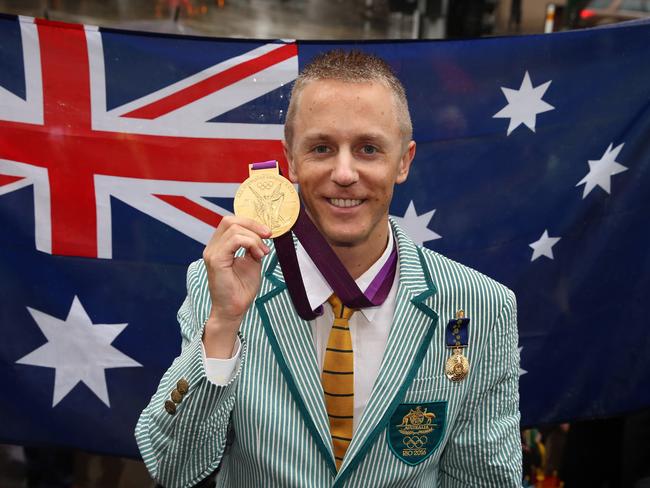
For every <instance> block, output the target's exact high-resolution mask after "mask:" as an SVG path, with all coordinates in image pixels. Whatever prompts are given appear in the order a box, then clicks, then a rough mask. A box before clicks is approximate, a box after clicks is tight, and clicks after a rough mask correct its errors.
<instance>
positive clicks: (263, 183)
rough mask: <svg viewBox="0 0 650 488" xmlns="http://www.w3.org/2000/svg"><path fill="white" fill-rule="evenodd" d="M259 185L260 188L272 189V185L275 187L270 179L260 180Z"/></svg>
mask: <svg viewBox="0 0 650 488" xmlns="http://www.w3.org/2000/svg"><path fill="white" fill-rule="evenodd" d="M257 187H258V188H259V189H260V190H270V189H271V187H273V183H272V182H270V181H260V182H259V183H258V184H257Z"/></svg>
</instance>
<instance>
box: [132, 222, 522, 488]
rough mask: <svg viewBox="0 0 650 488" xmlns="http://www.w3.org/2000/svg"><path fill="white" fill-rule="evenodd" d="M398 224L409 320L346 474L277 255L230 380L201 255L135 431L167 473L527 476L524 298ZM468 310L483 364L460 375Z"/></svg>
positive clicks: (169, 480)
mask: <svg viewBox="0 0 650 488" xmlns="http://www.w3.org/2000/svg"><path fill="white" fill-rule="evenodd" d="M391 225H392V227H393V231H394V233H395V236H396V238H397V245H398V254H399V278H400V279H399V284H398V290H397V299H396V309H395V319H394V322H393V325H392V327H391V330H390V334H389V337H388V343H387V345H386V351H385V354H384V359H383V362H382V366H381V369H380V371H379V375H378V377H377V380H376V382H375V385H374V388H373V391H372V394H371V396H370V399H369V401H368V404H367V406H366V408H365V411H364V413H363V416H362V418H361V419H360V421H359V424H358V427H357V429H356V431H355V433H354V438H353V439H352V442H351V444H350V446H349V448H348V451H347V453H346V455H345V459H344V462H343V465H342V466H341V469H340V471H338V472H337V471H336V468H335V464H334V455H333V452H332V443H331V438H330V433H329V422H328V418H327V413H326V410H325V403H324V400H323V389H322V387H321V381H320V371H319V368H318V366H317V361H316V352H315V349H314V341H313V337H312V333H311V328H310V326H309V323H308V322H305V321H303V320H302V319H301V318H300V317H298V315H297V314H296V313H295V311H294V308H293V306H292V303H291V300H290V298H289V294H288V292H287V289H286V285H285V283H284V278H283V276H282V271H281V269H280V266H279V265H278V262H277V258H276V256H275V253H274V252H271V253H270V254H269V255H268V256H267V258H265V261H264V264H263V268H262V272H263V280H262V286H261V289H260V292H259V295H258V297H257V298H256V300H255V303H254V306H252V307H251V308H250V310H249V311H248V312H247V314H246V316H245V318H244V321H243V323H242V326H241V331H240V334H241V340H242V355H241V362H240V366H239V369H238V371H237V372H236V374H235V375H234V377H233V379H232V381H231V382H230V383H229V384H228V385H227V386H221V387H218V386H215V385H213V384H212V383H211V382H210V381H208V379H207V378H206V376H205V371H204V367H203V362H202V358H201V335H202V329H203V324H204V323H205V321H206V319H207V317H208V314H209V312H210V295H209V292H208V287H207V277H206V272H205V267H204V265H203V262H202V261H201V260H199V261H196V262H194V263H193V264H191V265H190V267H189V270H188V273H187V290H188V295H187V298H186V299H185V302H184V303H183V305H182V307H181V308H180V310H179V312H178V320H179V322H180V326H181V333H182V337H183V344H182V352H181V354H180V356H179V357H177V358H176V359H175V360H174V362H173V363H172V365H171V366H170V368H169V369H168V370H167V372H166V373H165V375H164V376H163V378H162V379H161V381H160V385H159V387H158V390H157V392H156V393H155V395H154V396H153V398H152V399H151V402H150V403H149V405H148V406H147V407H146V408H145V409H144V411H143V412H142V415H141V416H140V419H139V421H138V424H137V427H136V432H135V434H136V439H137V442H138V446H139V448H140V452H141V454H142V457H143V459H144V462H145V464H146V466H147V468H148V469H149V471H150V473H151V475H152V476H153V477H154V478H155V479H156V480H158V481H159V482H160V483H161V484H162V485H163V486H165V487H166V488H181V487H191V486H193V485H195V484H196V483H198V482H199V481H200V480H202V479H204V478H206V477H207V476H209V475H210V474H211V473H213V472H214V471H215V470H216V469H217V467H219V466H220V465H221V468H220V471H219V474H218V476H217V486H219V487H231V486H232V487H310V488H311V487H344V486H345V487H425V486H426V487H447V488H452V487H454V488H455V487H479V486H489V487H498V488H507V487H519V486H521V443H520V435H519V408H518V402H519V393H518V379H519V353H518V349H517V325H516V324H517V320H516V304H515V296H514V294H513V293H512V292H511V291H510V290H508V289H507V288H506V287H504V286H502V285H500V284H499V283H496V282H495V281H493V280H491V279H489V278H487V277H486V276H484V275H482V274H480V273H478V272H476V271H474V270H472V269H469V268H467V267H465V266H462V265H460V264H458V263H456V262H453V261H451V260H449V259H447V258H445V257H443V256H441V255H439V254H436V253H435V252H432V251H430V250H427V249H424V248H421V247H418V246H416V245H415V244H414V243H413V242H412V241H410V240H409V238H408V237H407V236H406V235H405V234H404V233H403V232H402V231H401V230H400V229H399V228H398V227H397V226H396V225H395V223H394V222H391ZM458 309H463V310H464V311H465V314H466V316H467V317H468V318H469V319H470V324H469V327H468V331H469V336H468V346H467V348H466V349H465V355H466V356H467V358H468V360H469V363H470V372H469V374H468V376H467V377H466V378H465V379H464V380H462V381H459V382H452V381H450V380H449V379H448V378H447V377H446V376H445V374H444V371H445V362H446V360H447V358H448V357H449V355H450V352H449V350H448V349H447V347H446V343H445V328H446V325H447V322H448V321H449V320H450V319H453V318H454V316H455V313H456V311H457V310H458ZM181 378H185V379H186V380H187V382H188V383H189V391H188V392H187V394H185V395H184V397H183V399H182V402H181V403H179V404H178V405H177V411H176V413H175V414H174V415H171V414H168V413H167V411H166V410H165V407H164V404H165V401H166V400H168V399H169V398H170V393H171V392H172V391H173V390H174V388H175V387H176V383H177V381H178V380H179V379H181ZM422 413H424V414H425V415H422ZM227 438H228V439H230V441H229V442H228V443H227V442H226V440H227Z"/></svg>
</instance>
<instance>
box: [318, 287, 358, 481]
mask: <svg viewBox="0 0 650 488" xmlns="http://www.w3.org/2000/svg"><path fill="white" fill-rule="evenodd" d="M328 302H329V303H330V305H331V306H332V311H333V312H334V325H333V326H332V331H331V332H330V336H329V339H328V341H327V349H326V351H325V360H324V361H323V391H324V393H325V407H326V408H327V415H328V417H329V421H330V432H331V434H332V444H333V446H334V457H335V458H336V469H339V468H340V467H341V463H342V462H343V456H344V455H345V451H347V449H348V446H349V445H350V441H351V440H352V419H353V415H354V357H353V354H352V337H351V336H350V324H349V320H350V317H351V316H352V314H353V313H354V309H351V308H348V307H346V306H345V305H343V303H342V302H341V300H340V299H339V297H337V296H336V295H332V296H331V297H330V298H329V299H328Z"/></svg>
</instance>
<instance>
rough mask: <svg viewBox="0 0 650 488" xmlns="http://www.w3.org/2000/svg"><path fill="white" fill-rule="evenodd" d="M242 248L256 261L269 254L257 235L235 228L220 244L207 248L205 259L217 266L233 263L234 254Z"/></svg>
mask: <svg viewBox="0 0 650 488" xmlns="http://www.w3.org/2000/svg"><path fill="white" fill-rule="evenodd" d="M242 247H243V248H244V249H246V250H247V251H248V252H249V253H250V254H251V256H252V257H254V258H255V259H262V258H263V257H264V256H265V255H266V254H267V253H268V252H269V248H268V246H267V245H266V244H264V242H263V241H262V239H261V238H260V237H259V236H258V235H257V234H255V233H254V232H251V231H250V230H247V229H244V228H241V227H239V228H234V227H233V228H230V229H229V230H228V231H227V232H226V233H225V234H224V235H223V236H222V238H221V239H220V240H219V242H218V243H215V245H213V246H210V245H209V246H208V247H206V249H205V251H204V253H203V257H204V259H207V260H208V261H211V262H214V263H215V264H217V263H218V262H221V263H223V262H224V261H228V262H232V260H233V258H234V254H235V253H236V252H237V250H238V249H239V248H242ZM213 260H214V261H213Z"/></svg>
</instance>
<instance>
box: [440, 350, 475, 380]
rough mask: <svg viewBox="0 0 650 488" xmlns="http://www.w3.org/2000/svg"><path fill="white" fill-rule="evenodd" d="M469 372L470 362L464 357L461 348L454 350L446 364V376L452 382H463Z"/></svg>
mask: <svg viewBox="0 0 650 488" xmlns="http://www.w3.org/2000/svg"><path fill="white" fill-rule="evenodd" d="M468 372H469V361H467V358H466V357H465V356H464V355H463V350H462V349H461V348H456V349H454V353H453V354H452V355H451V356H450V357H449V358H448V359H447V363H446V364H445V375H447V378H449V379H450V380H451V381H461V380H463V379H465V377H466V376H467V373H468Z"/></svg>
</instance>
